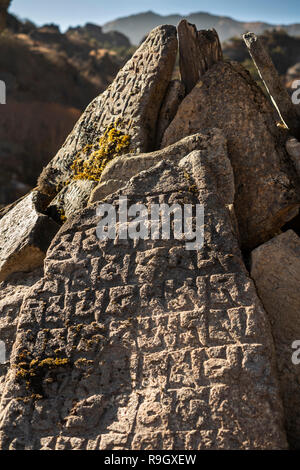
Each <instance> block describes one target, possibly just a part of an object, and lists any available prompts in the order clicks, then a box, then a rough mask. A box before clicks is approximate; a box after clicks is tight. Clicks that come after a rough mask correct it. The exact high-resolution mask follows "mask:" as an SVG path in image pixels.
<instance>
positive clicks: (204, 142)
mask: <svg viewBox="0 0 300 470" xmlns="http://www.w3.org/2000/svg"><path fill="white" fill-rule="evenodd" d="M197 149H199V150H200V149H201V151H202V152H203V154H205V155H206V156H207V158H209V156H210V155H211V153H212V152H214V153H217V154H218V155H224V153H226V140H225V139H224V136H223V134H222V132H221V131H220V130H218V129H211V130H210V131H208V132H207V133H205V134H204V133H203V134H195V135H192V136H189V137H185V138H183V139H181V140H179V141H178V142H176V143H175V144H173V145H170V146H169V147H166V148H164V149H161V150H157V151H156V152H151V153H145V154H139V155H124V156H122V157H119V158H116V159H115V160H113V161H112V162H111V163H110V164H109V165H107V167H106V168H105V170H104V172H103V173H102V176H101V181H100V184H99V185H98V186H97V187H96V189H95V190H94V191H93V192H92V195H91V198H90V201H89V202H90V203H93V202H96V201H101V200H102V199H104V198H105V197H106V196H108V195H109V194H112V193H113V192H115V191H117V190H119V189H120V188H122V187H123V186H125V185H126V184H127V182H128V181H129V180H130V178H132V177H133V176H135V175H137V174H138V173H140V172H141V171H145V170H148V169H149V168H151V167H152V166H154V165H156V164H157V163H159V162H160V161H162V160H171V161H173V162H174V163H175V164H176V163H178V161H179V160H180V159H181V158H183V157H184V156H185V155H187V154H188V153H190V152H192V151H193V150H197ZM228 164H229V163H228V161H227V160H226V159H224V162H223V165H224V167H227V166H228ZM230 168H231V167H230ZM226 174H228V171H226V170H225V171H224V173H223V176H222V178H225V175H226ZM230 178H231V174H230ZM230 181H231V182H232V179H231V180H230ZM227 184H229V183H228V181H226V182H225V185H227ZM232 184H233V183H232Z"/></svg>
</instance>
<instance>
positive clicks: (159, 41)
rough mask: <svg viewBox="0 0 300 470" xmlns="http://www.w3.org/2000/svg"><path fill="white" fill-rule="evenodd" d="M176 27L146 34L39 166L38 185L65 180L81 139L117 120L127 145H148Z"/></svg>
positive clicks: (142, 148) (140, 148) (52, 187)
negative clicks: (55, 151)
mask: <svg viewBox="0 0 300 470" xmlns="http://www.w3.org/2000/svg"><path fill="white" fill-rule="evenodd" d="M176 34H177V33H176V28H175V27H174V26H168V25H164V26H159V27H158V28H155V29H154V30H153V31H152V32H151V33H150V34H149V35H148V37H147V39H146V40H145V42H144V43H143V44H142V45H141V47H140V48H139V49H138V50H137V51H136V52H135V54H134V55H133V57H132V58H131V59H130V60H129V61H128V62H127V63H126V65H125V66H124V67H123V69H122V70H120V72H119V73H118V75H117V77H116V78H115V80H114V82H113V83H112V84H111V85H110V86H109V87H108V88H107V90H106V91H105V92H104V93H102V94H101V95H100V96H98V97H97V98H96V99H95V100H94V101H92V103H91V104H90V105H89V106H88V107H87V109H86V111H85V112H84V113H83V115H82V117H81V118H80V120H79V121H78V122H77V124H76V125H75V127H74V129H73V131H72V132H71V134H70V135H69V137H68V138H67V140H66V142H65V144H64V145H63V147H62V148H61V149H60V151H59V152H58V154H57V155H56V156H55V158H54V159H53V160H52V161H51V162H50V163H49V165H48V166H47V167H46V168H45V169H44V171H43V173H42V175H41V177H40V179H39V186H40V188H41V189H42V190H43V191H45V192H46V193H51V194H55V193H56V187H57V185H58V184H60V183H64V182H65V181H67V180H69V178H70V176H71V170H70V166H71V164H72V162H73V160H74V158H75V156H76V155H77V154H79V155H80V156H81V157H82V158H85V154H84V153H83V152H82V150H83V148H84V147H85V146H86V145H87V144H94V143H96V141H97V139H99V137H101V135H102V134H103V132H104V130H105V129H106V128H107V127H108V126H109V125H110V124H111V123H113V122H114V121H116V120H117V119H120V120H121V122H122V126H123V129H124V131H125V132H126V133H127V134H129V135H130V136H131V150H133V151H136V152H146V151H151V150H153V149H154V146H155V127H156V123H157V117H158V113H159V110H160V107H161V104H162V101H163V98H164V96H165V92H166V90H167V87H168V84H169V82H170V80H171V77H172V73H173V68H174V63H175V59H176V53H177V38H176Z"/></svg>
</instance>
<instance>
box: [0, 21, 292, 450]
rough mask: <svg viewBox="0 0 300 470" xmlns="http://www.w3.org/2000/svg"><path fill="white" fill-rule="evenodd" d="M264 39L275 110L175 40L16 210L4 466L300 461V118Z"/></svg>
mask: <svg viewBox="0 0 300 470" xmlns="http://www.w3.org/2000/svg"><path fill="white" fill-rule="evenodd" d="M244 40H245V45H246V47H247V48H248V49H249V52H250V54H251V56H252V58H253V60H254V61H255V63H256V64H257V67H258V68H259V71H260V73H261V75H262V77H263V79H264V81H265V83H266V86H267V88H268V90H269V92H268V93H263V92H262V90H261V89H260V87H259V86H257V84H256V82H255V81H254V80H253V79H252V77H251V76H250V74H249V73H248V72H247V70H246V69H245V68H244V67H243V66H242V65H240V64H238V63H237V62H234V61H230V60H226V61H225V60H224V55H223V51H222V48H221V45H220V40H219V37H218V35H217V33H216V32H215V31H213V30H211V31H207V30H200V31H198V30H197V28H196V27H195V26H194V25H192V24H189V23H188V22H187V21H181V22H180V24H179V25H178V28H177V29H176V28H175V27H174V26H172V25H164V26H160V27H158V28H155V29H154V30H153V31H152V32H151V33H150V34H149V35H148V36H147V38H146V40H145V41H144V42H143V44H142V45H141V46H140V47H139V48H138V50H137V51H136V52H135V53H134V55H133V56H132V58H131V59H130V60H129V61H127V62H126V64H125V65H124V67H123V68H122V69H121V70H120V71H119V73H118V74H117V76H116V77H115V79H114V81H113V83H112V84H111V86H109V87H108V88H107V89H106V90H105V91H104V92H103V93H101V94H100V95H98V96H97V98H96V99H95V100H93V102H92V103H91V104H90V105H89V106H88V107H87V109H86V110H85V112H84V113H83V114H82V116H81V117H80V119H79V120H78V122H77V123H76V125H75V127H74V129H73V130H72V132H71V133H70V135H69V136H68V138H67V140H66V141H65V143H64V145H63V146H62V147H61V149H60V150H59V151H58V153H57V154H56V156H55V157H54V158H53V159H52V160H51V161H50V162H49V164H48V165H47V166H46V167H45V168H44V170H43V172H42V173H41V175H40V177H39V179H38V185H37V187H36V188H35V189H34V190H33V191H31V193H30V194H28V195H27V196H26V197H24V198H23V199H22V200H20V201H17V202H16V203H15V204H13V205H11V206H8V207H6V208H5V209H4V210H3V211H2V212H0V240H1V244H0V338H1V341H2V343H1V346H2V360H1V361H0V449H1V450H6V449H9V450H17V449H18V450H21V449H26V450H33V449H36V450H41V449H43V450H69V449H72V450H84V449H86V450H110V451H111V450H113V451H117V450H127V451H128V450H161V449H164V450H212V449H217V450H219V449H227V450H228V449H231V450H249V449H252V450H254V449H257V450H262V449H263V450H274V449H287V448H288V447H290V448H293V449H300V398H299V393H298V392H299V381H300V369H299V364H298V362H299V361H298V359H299V358H298V356H299V351H296V350H295V349H297V345H296V347H295V341H297V340H298V339H299V337H300V322H299V305H300V296H299V279H300V238H299V235H300V231H298V230H297V229H296V228H295V227H296V226H297V222H298V226H299V208H300V142H299V138H300V119H299V117H298V115H297V112H296V109H295V107H294V105H293V104H292V102H291V100H290V97H289V95H288V93H287V91H286V89H285V88H284V86H283V84H282V82H281V80H280V77H279V75H278V73H277V71H276V69H275V67H274V65H273V63H272V61H271V59H270V56H269V54H268V52H267V50H266V48H265V46H264V43H263V41H262V40H261V39H260V38H259V37H256V36H255V35H253V34H247V35H245V36H244ZM178 50H179V67H180V75H181V77H182V79H181V80H180V81H179V80H173V79H172V77H173V72H174V66H175V63H176V57H177V52H178ZM137 71H138V73H137ZM125 201H126V202H125ZM124 205H127V208H128V209H129V211H128V212H127V211H126V213H125V214H124V212H123V214H122V217H120V211H123V210H126V208H125V209H124V207H125V206H124ZM141 205H142V206H141ZM160 205H161V206H160ZM173 205H174V206H173ZM171 206H173V209H174V210H175V212H176V214H177V215H176V217H175V214H174V220H173V218H172V220H171V217H169V220H168V217H166V212H165V209H166V207H169V208H172V207H171ZM157 207H159V211H158V212H157ZM134 211H135V212H134ZM186 211H187V212H186ZM203 211H204V212H203ZM106 214H109V215H110V218H109V217H106ZM149 214H152V218H151V220H150V221H149ZM178 214H181V215H182V214H187V217H186V218H185V224H182V218H180V224H178ZM124 215H125V217H126V218H124ZM104 216H105V217H104ZM135 216H136V217H135ZM109 220H110V224H109V225H107V224H108V222H109ZM167 222H169V223H167ZM293 224H294V225H293ZM182 225H184V229H183V226H182ZM186 225H188V228H189V230H188V229H187V226H186ZM166 226H167V231H166ZM292 226H294V230H292V229H291V227H292ZM150 229H151V230H150ZM4 348H5V357H4V354H3V350H4Z"/></svg>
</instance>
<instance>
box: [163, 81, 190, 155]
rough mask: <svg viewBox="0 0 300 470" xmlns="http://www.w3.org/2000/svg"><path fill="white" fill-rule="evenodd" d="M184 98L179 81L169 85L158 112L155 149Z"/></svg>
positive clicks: (182, 88)
mask: <svg viewBox="0 0 300 470" xmlns="http://www.w3.org/2000/svg"><path fill="white" fill-rule="evenodd" d="M184 96H185V87H184V85H183V83H182V82H181V81H180V80H172V81H171V82H170V83H169V86H168V89H167V92H166V96H165V98H164V101H163V103H162V106H161V110H160V112H159V117H158V121H157V128H156V147H157V148H159V147H160V144H161V140H162V138H163V135H164V133H165V131H166V129H167V128H168V127H169V125H170V124H171V122H172V120H173V119H174V117H175V115H176V112H177V110H178V107H179V105H180V103H181V101H182V100H183V98H184Z"/></svg>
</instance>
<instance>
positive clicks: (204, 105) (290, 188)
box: [162, 62, 300, 249]
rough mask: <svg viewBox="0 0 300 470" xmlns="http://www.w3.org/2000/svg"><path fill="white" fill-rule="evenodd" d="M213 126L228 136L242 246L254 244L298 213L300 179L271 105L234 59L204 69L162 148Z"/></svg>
mask: <svg viewBox="0 0 300 470" xmlns="http://www.w3.org/2000/svg"><path fill="white" fill-rule="evenodd" d="M233 84H234V86H233ZM237 103H238V105H237ZM212 127H218V128H219V129H222V130H223V132H224V134H225V137H226V138H227V142H228V151H229V157H230V160H231V163H232V166H233V170H234V176H235V185H236V195H235V212H236V215H237V219H238V222H239V228H240V234H241V239H242V245H243V248H247V249H249V248H253V247H256V246H257V245H259V244H260V243H262V242H264V241H266V240H268V239H269V238H270V237H272V236H274V234H275V233H276V232H278V229H279V228H280V227H281V226H283V225H284V224H285V223H286V222H287V221H288V220H290V219H292V218H293V217H294V216H295V215H296V214H297V211H298V210H297V209H295V207H297V206H299V203H300V194H299V188H300V184H299V178H298V177H297V174H296V171H295V168H294V167H293V165H292V164H290V163H289V158H288V155H287V153H286V150H285V148H284V144H283V142H282V141H281V138H280V135H279V130H278V129H277V128H276V123H275V120H274V112H273V109H272V106H271V104H269V102H268V100H267V98H266V97H265V96H264V95H263V93H262V91H261V90H260V89H259V87H258V86H257V85H256V84H255V83H254V82H253V80H252V79H251V78H250V76H249V74H248V73H247V72H246V71H245V69H243V67H242V66H240V65H238V64H236V63H225V62H219V63H218V64H216V65H213V66H212V67H211V68H210V70H208V72H206V74H205V75H204V76H203V77H202V79H201V81H199V82H198V84H197V85H196V86H195V88H194V89H193V90H192V91H191V93H190V94H189V95H188V96H187V97H186V98H185V99H184V100H183V102H182V103H181V105H180V106H179V109H178V111H177V114H176V116H175V118H174V120H173V121H172V123H171V124H170V126H169V128H168V129H167V131H166V132H165V135H164V138H163V141H162V147H166V146H168V145H170V144H172V143H174V142H176V141H178V140H179V139H181V138H183V137H185V136H187V135H191V134H194V133H196V132H201V131H202V130H203V129H208V128H212Z"/></svg>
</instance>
